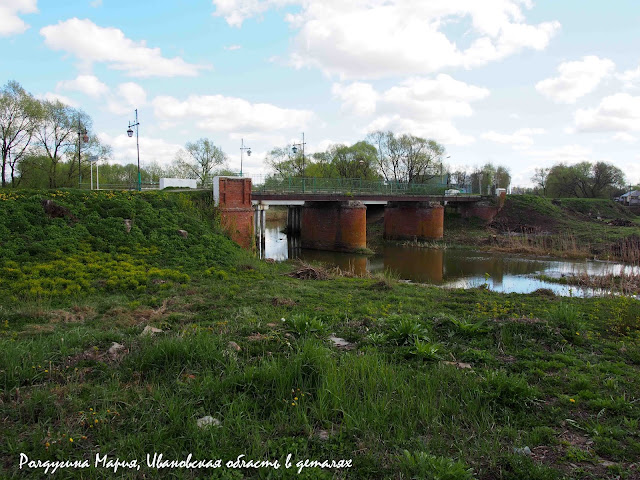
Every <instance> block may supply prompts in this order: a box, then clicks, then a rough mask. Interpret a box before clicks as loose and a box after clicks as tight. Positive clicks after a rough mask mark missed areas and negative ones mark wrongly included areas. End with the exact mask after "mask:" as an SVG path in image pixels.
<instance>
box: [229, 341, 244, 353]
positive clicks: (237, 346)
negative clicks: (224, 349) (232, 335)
mask: <svg viewBox="0 0 640 480" xmlns="http://www.w3.org/2000/svg"><path fill="white" fill-rule="evenodd" d="M227 346H228V347H229V348H232V349H233V350H235V351H236V352H239V351H240V350H242V348H240V345H238V344H237V343H236V342H229V343H228V344H227Z"/></svg>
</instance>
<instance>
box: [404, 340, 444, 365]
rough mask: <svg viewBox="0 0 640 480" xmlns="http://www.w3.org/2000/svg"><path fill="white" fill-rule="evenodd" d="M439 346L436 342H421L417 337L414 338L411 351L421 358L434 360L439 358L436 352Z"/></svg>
mask: <svg viewBox="0 0 640 480" xmlns="http://www.w3.org/2000/svg"><path fill="white" fill-rule="evenodd" d="M440 348H441V347H440V345H439V344H437V343H429V342H423V341H422V340H420V339H419V338H416V339H415V343H414V344H413V349H412V350H411V353H412V354H413V355H415V356H417V357H419V358H421V359H423V360H427V361H430V362H435V361H437V360H440V358H441V356H440V354H439V353H438V351H439V350H440Z"/></svg>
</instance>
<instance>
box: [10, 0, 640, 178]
mask: <svg viewBox="0 0 640 480" xmlns="http://www.w3.org/2000/svg"><path fill="white" fill-rule="evenodd" d="M639 26H640V4H639V3H638V2H634V1H631V0H616V1H615V2H596V1H588V2H585V1H584V0H582V1H578V0H565V1H562V2H556V1H550V0H547V1H538V2H535V1H531V0H484V1H482V2H478V1H477V0H429V1H426V0H351V1H344V0H213V1H212V0H177V1H172V2H162V1H156V2H124V1H115V0H101V1H100V0H88V1H65V2H60V1H51V0H49V1H44V0H0V42H1V43H2V47H3V48H2V51H3V55H2V60H0V62H2V71H3V72H5V79H4V81H3V83H6V81H8V80H17V81H18V82H19V83H21V84H22V85H23V87H24V88H25V89H26V90H27V91H29V92H31V93H33V94H34V95H36V96H38V97H40V98H59V99H62V100H63V101H66V102H68V103H70V104H72V105H73V106H76V107H78V108H81V109H82V110H84V111H86V112H87V113H88V114H90V115H91V117H92V118H93V121H94V125H93V130H94V131H95V132H96V133H97V134H98V135H99V136H100V137H101V139H102V140H103V141H104V142H105V143H108V144H110V145H111V146H112V148H113V157H112V159H111V160H110V161H112V162H120V163H127V162H129V161H134V159H135V141H132V140H131V139H129V138H127V137H126V133H125V131H126V128H127V125H128V122H129V121H130V120H133V116H134V109H135V108H138V110H139V118H140V135H141V137H140V156H141V161H142V163H143V164H145V163H150V162H151V161H158V162H160V163H161V164H167V163H169V162H171V160H172V159H173V158H174V157H175V155H176V153H177V151H178V150H179V149H180V148H181V147H182V146H184V144H185V143H186V142H189V141H194V140H197V139H198V138H200V137H208V138H211V139H212V140H213V141H214V142H215V143H216V144H218V145H220V146H221V147H222V148H223V150H224V151H225V152H226V153H227V155H228V157H229V160H228V163H229V166H230V167H231V168H235V169H237V170H239V154H240V150H239V147H240V139H241V138H244V139H245V144H246V145H249V146H251V147H252V149H253V155H252V156H251V158H250V159H247V158H245V164H244V165H245V171H248V172H250V173H263V172H266V169H265V166H264V164H263V161H264V157H265V155H266V153H267V152H268V151H269V150H270V149H271V148H272V147H274V146H284V145H287V144H289V143H291V142H294V141H300V136H301V133H302V132H303V131H304V132H305V137H306V140H307V142H308V143H307V152H313V151H318V150H323V149H325V148H326V147H328V146H329V145H331V144H335V143H347V144H349V143H354V142H356V141H358V140H361V139H362V138H364V137H365V136H366V134H367V132H369V131H372V130H375V129H391V130H393V131H395V132H398V133H412V134H415V135H419V136H423V137H427V138H434V139H436V140H438V141H439V142H441V143H442V144H444V146H445V147H446V149H447V155H450V157H451V158H450V159H449V161H450V162H451V163H452V164H453V165H454V166H468V167H473V166H476V165H478V166H479V165H482V164H484V163H486V162H487V161H492V162H494V163H496V164H502V165H506V166H507V167H509V169H510V170H511V172H512V176H513V184H514V185H523V186H524V185H528V184H530V177H531V175H532V174H533V170H534V169H535V168H536V167H548V166H551V165H553V164H554V163H557V162H566V163H575V162H579V161H585V160H586V161H599V160H604V161H609V162H612V163H614V164H615V165H617V166H619V167H620V168H622V169H623V171H624V172H625V173H626V174H627V177H628V181H629V182H630V183H639V182H640V153H639V152H638V145H639V142H638V139H640V53H639V52H640V28H639Z"/></svg>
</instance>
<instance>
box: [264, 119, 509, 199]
mask: <svg viewBox="0 0 640 480" xmlns="http://www.w3.org/2000/svg"><path fill="white" fill-rule="evenodd" d="M445 155H446V150H445V148H444V146H443V145H441V144H439V143H438V142H436V141H435V140H431V139H425V138H421V137H417V136H414V135H410V134H403V135H396V134H394V133H393V132H389V131H387V132H382V131H377V132H373V133H371V134H369V135H368V136H367V137H366V138H365V139H364V140H361V141H359V142H357V143H355V144H353V145H351V146H348V145H333V146H331V147H329V148H328V149H327V150H326V151H324V152H316V153H313V154H311V155H307V156H304V154H303V152H302V151H301V150H299V149H298V150H297V151H296V152H294V151H293V150H292V149H291V148H290V147H289V146H284V147H276V148H273V149H272V150H271V151H270V152H269V153H268V154H267V157H266V159H265V163H266V165H267V166H268V167H269V168H270V169H271V170H272V171H273V172H274V173H275V174H277V175H281V176H292V177H302V176H305V177H320V178H362V179H365V180H381V181H387V182H397V183H406V184H412V183H429V182H432V181H434V180H435V181H438V182H439V183H446V184H447V185H450V186H451V187H452V188H462V189H464V190H465V191H467V192H469V193H471V192H473V193H481V192H482V193H487V192H489V191H491V190H492V189H495V188H508V187H509V184H510V183H511V175H510V173H509V169H508V168H507V167H505V166H495V165H493V164H492V163H487V164H485V165H484V166H482V167H473V168H471V167H458V168H455V169H454V168H452V167H450V166H448V165H447V164H446V163H445V160H446V158H448V157H445Z"/></svg>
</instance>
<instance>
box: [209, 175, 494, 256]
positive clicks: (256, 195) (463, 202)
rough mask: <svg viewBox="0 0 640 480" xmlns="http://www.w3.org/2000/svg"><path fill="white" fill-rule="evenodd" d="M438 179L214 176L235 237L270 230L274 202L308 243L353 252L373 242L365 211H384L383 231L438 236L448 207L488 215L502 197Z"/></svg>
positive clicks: (249, 239)
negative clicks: (456, 190)
mask: <svg viewBox="0 0 640 480" xmlns="http://www.w3.org/2000/svg"><path fill="white" fill-rule="evenodd" d="M443 187H444V186H443V185H439V184H401V183H393V182H382V181H364V180H361V179H305V178H300V177H292V178H274V177H271V178H269V179H268V180H267V181H265V182H263V183H262V184H258V185H255V186H253V185H252V181H251V179H250V178H237V177H216V178H214V182H213V191H214V200H215V204H216V206H217V207H218V209H219V211H220V213H221V215H220V216H221V222H222V225H223V226H224V228H225V229H226V230H227V231H228V232H229V234H230V235H231V237H232V238H233V239H234V240H235V241H237V242H238V243H240V244H241V245H243V246H245V247H251V246H252V245H253V244H254V243H253V237H254V233H255V232H260V231H262V232H263V231H264V222H265V211H266V210H267V209H268V208H269V206H270V205H285V206H287V207H288V214H287V232H288V233H289V234H292V235H299V236H300V243H301V246H302V248H311V249H316V250H332V251H344V252H353V251H358V250H363V249H365V248H366V246H367V238H366V231H367V229H366V225H367V210H368V208H369V210H371V211H372V212H373V211H376V210H377V211H378V212H380V210H381V209H383V215H384V238H385V239H389V240H407V239H408V240H418V241H425V240H434V239H440V238H442V237H443V235H444V206H445V205H449V206H453V207H454V208H456V210H457V211H458V212H459V213H460V214H461V215H462V216H463V217H478V218H482V219H483V220H485V221H490V220H492V219H493V217H495V215H496V214H497V213H498V211H499V210H500V208H501V207H502V205H503V203H504V198H505V195H504V192H501V195H500V196H499V197H497V198H496V197H482V196H480V195H445V188H443Z"/></svg>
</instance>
